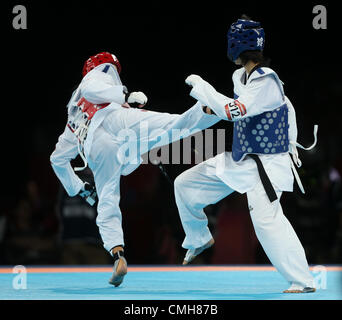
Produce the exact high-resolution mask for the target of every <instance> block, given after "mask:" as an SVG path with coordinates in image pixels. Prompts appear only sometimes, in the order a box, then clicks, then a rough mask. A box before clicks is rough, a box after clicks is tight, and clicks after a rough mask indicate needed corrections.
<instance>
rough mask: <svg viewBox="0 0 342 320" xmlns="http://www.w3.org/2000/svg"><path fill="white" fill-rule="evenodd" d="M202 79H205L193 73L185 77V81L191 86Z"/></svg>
mask: <svg viewBox="0 0 342 320" xmlns="http://www.w3.org/2000/svg"><path fill="white" fill-rule="evenodd" d="M201 81H203V79H202V78H201V77H200V76H198V75H196V74H192V75H190V76H188V77H187V78H186V79H185V83H186V84H187V85H189V86H191V87H194V86H195V85H196V84H198V83H200V82H201Z"/></svg>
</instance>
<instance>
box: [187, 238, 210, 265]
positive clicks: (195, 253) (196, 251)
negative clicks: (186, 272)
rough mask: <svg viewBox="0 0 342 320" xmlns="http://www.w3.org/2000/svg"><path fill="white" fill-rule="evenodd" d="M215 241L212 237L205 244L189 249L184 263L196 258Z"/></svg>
mask: <svg viewBox="0 0 342 320" xmlns="http://www.w3.org/2000/svg"><path fill="white" fill-rule="evenodd" d="M214 243H215V241H214V239H210V240H209V242H207V243H206V244H205V245H204V246H202V247H199V248H196V249H189V250H188V251H187V252H186V254H185V258H184V261H183V265H186V264H188V263H190V262H191V261H192V260H194V259H195V258H196V256H198V255H199V254H200V253H202V252H203V251H204V250H205V249H208V248H210V247H211V246H212V245H213V244H214Z"/></svg>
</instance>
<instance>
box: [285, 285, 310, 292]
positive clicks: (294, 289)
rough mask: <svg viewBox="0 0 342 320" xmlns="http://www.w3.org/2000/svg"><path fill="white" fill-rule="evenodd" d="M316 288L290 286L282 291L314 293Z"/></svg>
mask: <svg viewBox="0 0 342 320" xmlns="http://www.w3.org/2000/svg"><path fill="white" fill-rule="evenodd" d="M315 291H316V288H312V287H303V286H301V285H298V284H294V283H293V284H292V285H291V286H290V288H288V289H287V290H285V291H283V293H309V292H315Z"/></svg>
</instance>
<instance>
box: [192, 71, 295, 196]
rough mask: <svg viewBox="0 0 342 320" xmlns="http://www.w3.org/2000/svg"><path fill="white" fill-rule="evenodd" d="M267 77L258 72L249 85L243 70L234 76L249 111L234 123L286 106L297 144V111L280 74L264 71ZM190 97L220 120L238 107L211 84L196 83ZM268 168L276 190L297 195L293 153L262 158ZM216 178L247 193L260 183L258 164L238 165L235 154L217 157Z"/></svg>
mask: <svg viewBox="0 0 342 320" xmlns="http://www.w3.org/2000/svg"><path fill="white" fill-rule="evenodd" d="M261 69H262V71H263V74H260V73H259V72H257V71H254V72H253V73H252V74H251V76H250V77H249V79H248V80H247V82H246V84H244V83H243V76H244V72H245V69H244V68H240V69H238V70H236V71H235V72H234V74H233V83H234V93H235V94H236V95H238V101H239V102H240V103H241V104H243V105H244V107H245V108H246V113H245V114H243V115H242V114H240V115H239V116H238V117H235V118H234V121H237V120H240V119H242V118H245V117H253V116H256V115H258V114H261V113H263V112H266V111H271V110H274V109H276V108H278V107H279V106H281V105H282V104H284V102H286V104H287V106H288V109H289V140H290V141H296V139H297V126H296V116H295V110H294V108H293V106H292V104H291V102H290V101H289V99H288V98H287V97H285V96H284V92H283V86H282V83H281V81H280V80H279V78H278V76H277V74H276V73H275V72H274V71H273V70H272V69H270V68H261ZM190 95H191V96H192V97H194V98H196V99H198V100H199V101H200V102H201V103H203V104H204V105H207V106H209V107H210V108H211V109H212V110H213V111H214V112H215V113H216V115H217V116H218V117H220V118H221V119H223V120H229V119H228V116H227V113H226V106H227V104H229V103H233V104H234V99H231V98H228V97H226V96H224V95H222V94H220V93H219V92H217V91H216V90H215V89H214V88H213V87H212V86H211V85H210V84H209V83H208V82H206V81H204V80H203V81H200V82H198V83H196V84H195V85H194V87H193V89H192V91H191V93H190ZM259 158H260V160H261V161H262V163H263V165H264V168H265V170H266V172H267V174H268V177H269V178H270V180H271V182H272V184H273V185H274V187H275V189H277V190H279V191H293V181H294V179H293V174H292V171H291V159H290V156H289V153H288V152H286V153H281V154H274V155H260V156H259ZM216 163H217V165H216V174H217V176H218V177H219V178H220V179H221V180H222V181H223V182H225V183H226V184H227V185H228V186H229V187H231V188H232V189H234V190H236V191H238V192H240V193H245V192H248V191H250V190H252V189H253V188H254V186H255V185H256V184H257V183H258V182H259V181H260V177H259V173H258V170H257V167H256V163H255V161H254V160H253V159H250V158H246V159H245V160H244V161H241V162H235V161H234V160H233V158H232V153H231V152H224V153H222V154H219V155H218V156H217V157H216Z"/></svg>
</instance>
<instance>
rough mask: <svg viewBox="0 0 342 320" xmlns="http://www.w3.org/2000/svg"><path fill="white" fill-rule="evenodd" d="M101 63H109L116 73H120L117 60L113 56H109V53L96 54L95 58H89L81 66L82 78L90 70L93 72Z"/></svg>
mask: <svg viewBox="0 0 342 320" xmlns="http://www.w3.org/2000/svg"><path fill="white" fill-rule="evenodd" d="M103 63H111V64H113V65H114V66H116V68H117V69H118V73H119V74H120V72H121V65H120V62H119V60H118V59H117V57H116V56H115V55H114V54H111V53H109V52H100V53H98V54H96V55H95V56H91V57H90V58H89V59H88V60H87V61H86V62H85V63H84V66H83V70H82V75H83V77H84V76H85V75H86V74H87V73H88V72H89V71H91V70H93V69H94V68H95V67H97V66H99V65H100V64H103Z"/></svg>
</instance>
